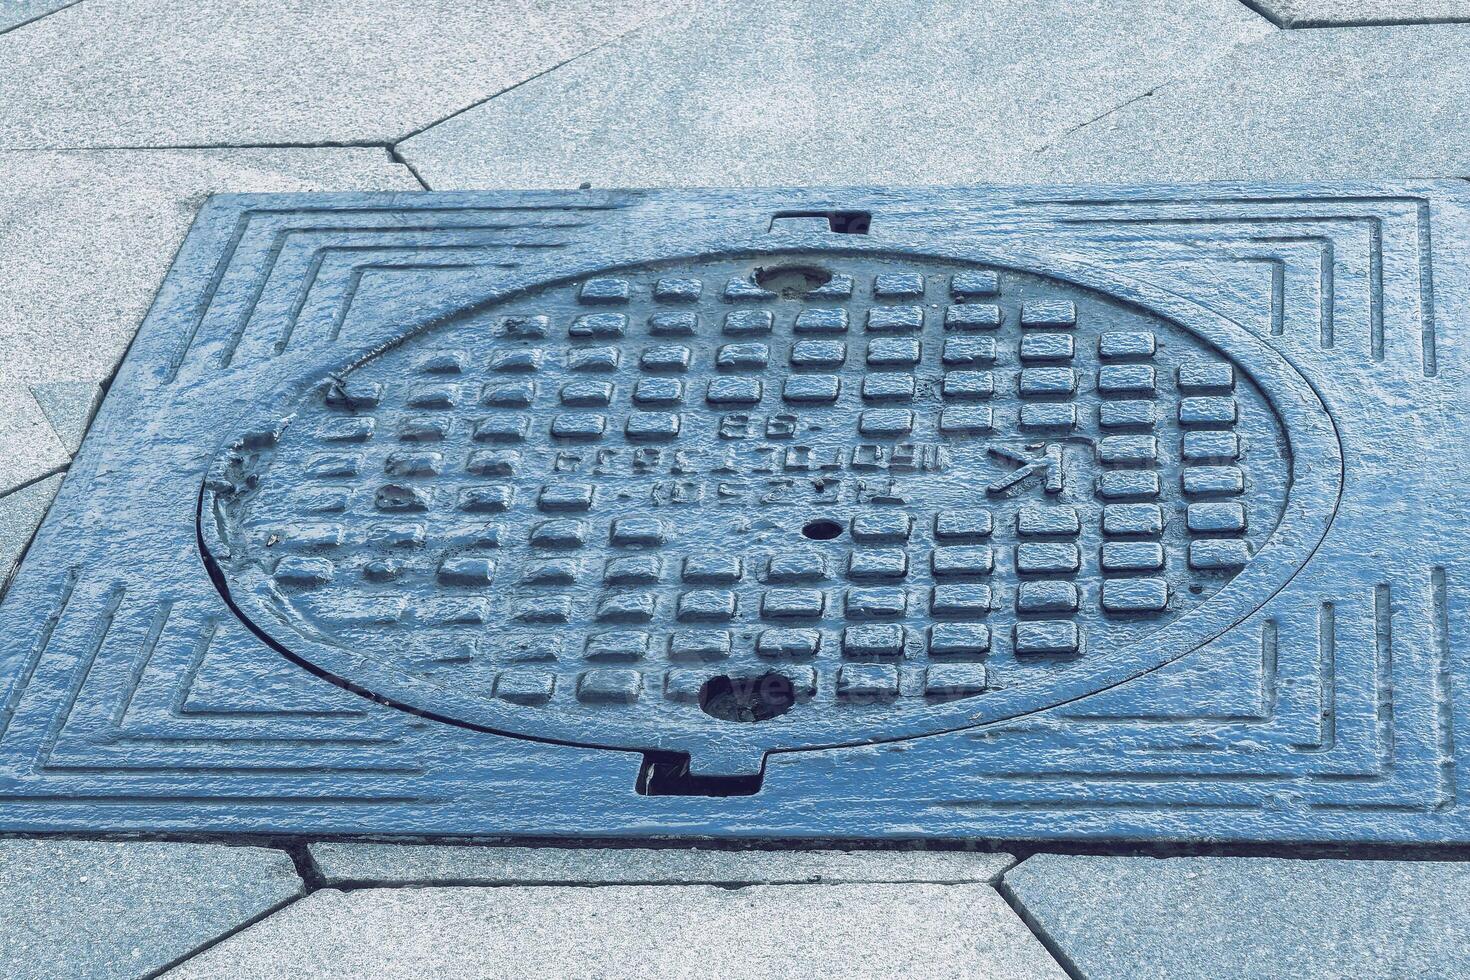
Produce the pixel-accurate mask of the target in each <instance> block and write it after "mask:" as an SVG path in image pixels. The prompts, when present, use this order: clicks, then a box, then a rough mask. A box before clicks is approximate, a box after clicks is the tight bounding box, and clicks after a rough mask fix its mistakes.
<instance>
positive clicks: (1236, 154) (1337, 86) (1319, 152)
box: [1036, 24, 1470, 183]
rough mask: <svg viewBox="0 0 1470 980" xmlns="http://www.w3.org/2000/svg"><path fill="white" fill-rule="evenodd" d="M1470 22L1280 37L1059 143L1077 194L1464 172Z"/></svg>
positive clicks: (1046, 167) (1045, 154)
mask: <svg viewBox="0 0 1470 980" xmlns="http://www.w3.org/2000/svg"><path fill="white" fill-rule="evenodd" d="M1467 59H1470V25H1462V24H1429V25H1423V24H1421V25H1412V26H1404V27H1381V28H1373V29H1371V30H1370V31H1368V32H1367V33H1366V34H1365V30H1364V29H1363V28H1328V29H1321V30H1301V31H1278V32H1276V33H1274V34H1271V35H1269V36H1267V37H1265V38H1262V39H1261V40H1259V41H1257V42H1255V43H1253V44H1249V45H1243V46H1241V47H1239V48H1237V49H1235V50H1234V51H1232V52H1230V53H1229V54H1228V55H1227V56H1226V57H1224V58H1223V59H1221V60H1220V61H1218V62H1216V63H1215V64H1213V65H1211V66H1210V67H1209V68H1208V69H1206V70H1205V71H1203V72H1200V73H1199V74H1198V75H1196V76H1195V77H1194V78H1192V79H1187V80H1181V81H1177V82H1174V83H1171V84H1169V85H1166V86H1162V87H1160V88H1159V89H1157V90H1156V91H1154V92H1153V93H1152V94H1150V95H1149V97H1148V98H1145V99H1139V100H1137V101H1134V102H1131V103H1129V104H1127V105H1123V106H1121V107H1119V108H1118V109H1117V110H1116V111H1114V112H1111V113H1109V114H1107V115H1106V116H1104V117H1102V118H1099V119H1097V120H1096V121H1095V122H1093V123H1091V124H1090V125H1088V126H1085V127H1083V128H1081V129H1079V130H1076V131H1073V132H1071V133H1068V134H1065V135H1063V136H1061V137H1059V138H1058V139H1057V140H1056V141H1055V142H1053V143H1052V144H1051V145H1049V146H1047V147H1046V148H1045V149H1043V150H1042V151H1041V152H1039V153H1038V154H1037V159H1036V168H1037V171H1038V172H1040V173H1044V174H1046V175H1048V177H1049V178H1051V179H1054V180H1059V181H1064V182H1071V183H1121V182H1126V181H1144V182H1151V181H1198V180H1234V179H1239V178H1241V177H1243V176H1248V177H1249V178H1250V179H1252V180H1278V179H1280V180H1312V179H1318V178H1328V179H1348V178H1353V177H1458V176H1462V175H1464V174H1470V74H1467V73H1466V72H1460V71H1445V66H1446V65H1448V64H1460V63H1464V62H1465V61H1467Z"/></svg>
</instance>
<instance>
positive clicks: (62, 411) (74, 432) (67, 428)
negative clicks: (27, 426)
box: [30, 381, 102, 456]
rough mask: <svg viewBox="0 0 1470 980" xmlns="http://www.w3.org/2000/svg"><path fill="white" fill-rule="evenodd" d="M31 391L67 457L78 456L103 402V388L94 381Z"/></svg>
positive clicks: (54, 384)
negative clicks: (83, 440)
mask: <svg viewBox="0 0 1470 980" xmlns="http://www.w3.org/2000/svg"><path fill="white" fill-rule="evenodd" d="M30 389H31V397H32V398H34V399H35V400H36V404H37V405H38V406H39V407H40V409H41V414H42V415H44V416H46V421H47V422H48V423H50V425H51V430H52V431H53V432H55V433H56V436H57V438H58V439H59V440H60V441H61V444H62V445H63V446H64V447H66V451H67V453H68V454H69V455H72V456H75V455H76V454H77V450H78V449H80V448H81V446H82V437H83V436H84V435H86V434H87V426H88V425H90V424H91V422H92V416H93V415H94V414H96V412H97V406H98V405H99V404H101V402H102V386H101V385H100V384H98V383H97V382H95V381H47V382H42V383H41V384H33V385H31V386H30Z"/></svg>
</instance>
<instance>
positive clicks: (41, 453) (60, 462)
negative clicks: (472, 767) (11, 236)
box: [0, 233, 71, 494]
mask: <svg viewBox="0 0 1470 980" xmlns="http://www.w3.org/2000/svg"><path fill="white" fill-rule="evenodd" d="M0 234H3V233H0ZM4 289H5V286H4V284H3V283H0V292H3V291H4ZM3 316H4V313H3V312H0V317H3ZM0 345H3V341H0ZM11 357H12V352H11V351H7V350H5V349H4V348H3V346H0V363H3V362H4V361H6V360H8V359H10V358H11ZM5 381H6V379H5V377H4V374H3V373H0V447H4V451H3V452H0V494H3V493H5V492H7V491H9V490H13V489H15V488H16V487H18V486H21V485H23V484H26V483H30V482H31V481H33V480H37V479H40V478H41V477H43V476H45V475H46V474H48V473H54V472H56V471H57V470H58V469H60V468H62V467H64V466H65V465H66V464H67V463H69V462H70V461H71V454H70V453H69V452H67V448H66V444H65V443H64V442H63V441H62V439H61V437H60V436H59V435H57V434H56V430H55V429H53V428H52V426H51V423H50V421H48V420H47V418H46V413H45V412H44V411H42V409H41V406H40V405H39V404H37V402H36V399H35V396H34V395H32V394H31V392H30V389H29V388H27V387H26V386H25V385H24V384H19V383H11V384H7V383H5Z"/></svg>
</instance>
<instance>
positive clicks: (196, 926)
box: [0, 840, 301, 980]
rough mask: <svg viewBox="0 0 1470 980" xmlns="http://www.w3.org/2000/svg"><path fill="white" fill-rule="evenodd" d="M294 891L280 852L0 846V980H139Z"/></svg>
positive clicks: (36, 843) (53, 843)
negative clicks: (131, 979)
mask: <svg viewBox="0 0 1470 980" xmlns="http://www.w3.org/2000/svg"><path fill="white" fill-rule="evenodd" d="M300 889H301V881H300V879H299V878H297V876H296V871H295V868H294V867H293V866H292V864H291V859H290V858H288V857H287V856H286V855H285V854H284V853H282V852H280V851H272V850H264V849H261V848H255V847H217V846H212V845H204V844H155V843H138V842H131V843H119V844H113V843H102V842H96V841H57V840H46V841H42V840H6V841H0V907H3V908H4V914H3V915H0V976H4V977H6V978H7V980H28V978H33V977H34V978H50V977H87V978H89V980H93V978H103V977H137V976H141V975H143V974H145V973H148V972H149V971H151V970H157V969H159V968H161V967H164V966H167V965H168V964H169V963H171V962H173V961H174V960H176V959H178V958H179V957H181V956H185V955H187V954H188V953H189V952H190V951H192V950H194V949H197V948H198V947H199V946H201V945H203V944H204V943H207V942H210V941H212V940H214V939H216V938H217V937H219V936H221V935H223V934H224V933H226V932H228V931H229V930H231V929H234V928H237V927H239V926H240V925H243V924H244V923H246V922H249V921H250V920H251V919H252V918H254V917H255V916H257V915H260V914H261V913H262V912H265V911H267V910H268V909H271V908H273V907H275V906H276V905H279V904H280V903H282V902H285V901H287V900H289V899H290V898H292V897H293V896H295V895H297V894H298V893H299V892H300Z"/></svg>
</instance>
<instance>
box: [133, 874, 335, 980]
mask: <svg viewBox="0 0 1470 980" xmlns="http://www.w3.org/2000/svg"><path fill="white" fill-rule="evenodd" d="M302 884H303V885H304V884H305V882H303V883H302ZM311 892H312V889H309V888H303V889H302V891H300V892H298V893H297V894H295V895H292V896H291V897H290V898H287V899H283V900H281V901H279V902H277V903H276V904H274V905H272V906H271V907H270V908H267V909H264V910H263V911H261V912H260V913H259V914H258V915H254V916H251V917H250V918H249V919H246V920H245V921H244V922H241V923H240V924H239V925H236V926H232V927H231V928H229V929H227V930H225V931H224V932H222V933H220V934H219V935H218V936H215V937H214V938H212V939H207V940H205V941H204V942H202V943H200V944H199V945H198V946H195V947H194V948H193V949H191V950H189V951H188V952H187V953H183V954H181V955H179V956H176V957H174V958H173V959H172V960H169V961H168V962H167V963H165V964H164V965H163V966H160V967H158V968H157V969H155V970H150V971H149V972H148V973H145V974H143V975H142V977H141V978H140V980H157V978H158V977H161V976H163V975H164V974H166V973H168V972H169V971H170V970H172V969H174V968H176V967H179V966H182V965H183V964H185V963H187V962H188V961H189V960H192V959H193V958H194V957H196V956H198V955H200V954H201V953H206V952H208V951H209V950H211V949H213V948H214V947H216V946H218V945H219V944H220V943H222V942H224V941H225V940H226V939H229V938H231V937H232V936H235V935H237V934H239V933H242V932H244V931H245V930H246V929H249V928H250V927H251V926H253V925H255V924H257V923H259V922H263V921H264V920H266V919H268V918H270V917H271V916H273V915H275V914H276V913H277V912H279V911H281V910H282V909H284V908H286V907H287V906H289V905H294V904H296V903H297V902H299V901H301V900H302V899H303V898H305V897H306V896H307V895H310V894H311Z"/></svg>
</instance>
